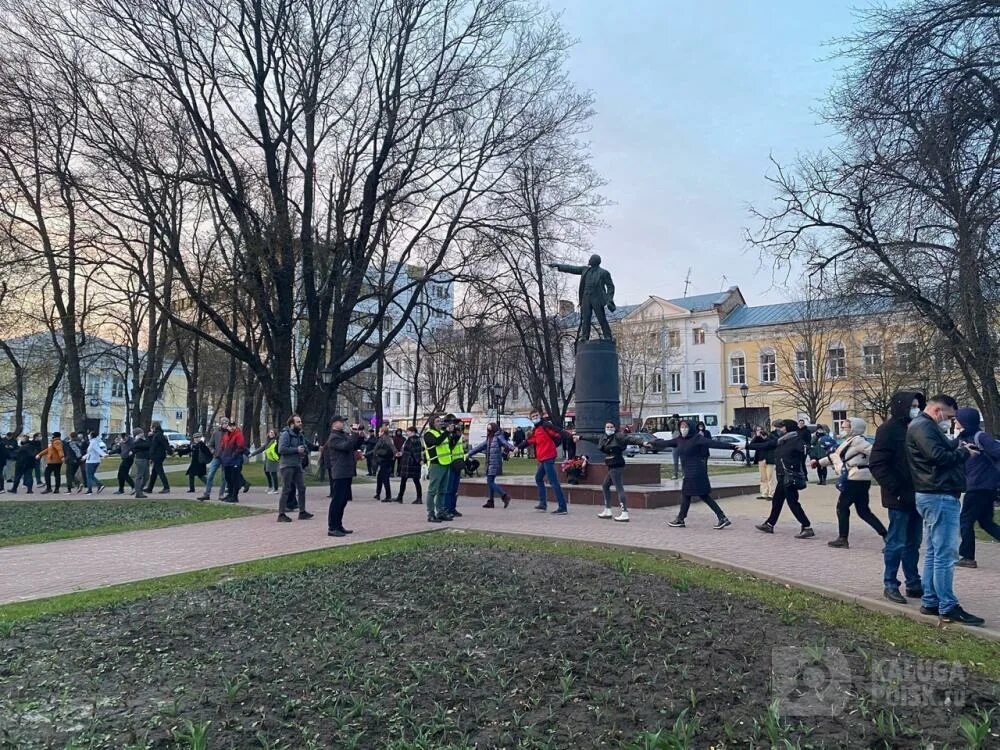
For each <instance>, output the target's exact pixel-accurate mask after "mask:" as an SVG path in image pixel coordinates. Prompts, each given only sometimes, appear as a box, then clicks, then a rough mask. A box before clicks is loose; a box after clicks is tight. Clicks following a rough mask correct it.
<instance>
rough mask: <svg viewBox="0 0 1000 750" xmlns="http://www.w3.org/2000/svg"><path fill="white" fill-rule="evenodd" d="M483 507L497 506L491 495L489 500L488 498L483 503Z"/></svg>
mask: <svg viewBox="0 0 1000 750" xmlns="http://www.w3.org/2000/svg"><path fill="white" fill-rule="evenodd" d="M483 507H484V508H495V507H496V506H495V505H493V498H492V497H491V498H490V499H489V500H487V501H486V502H485V503H483Z"/></svg>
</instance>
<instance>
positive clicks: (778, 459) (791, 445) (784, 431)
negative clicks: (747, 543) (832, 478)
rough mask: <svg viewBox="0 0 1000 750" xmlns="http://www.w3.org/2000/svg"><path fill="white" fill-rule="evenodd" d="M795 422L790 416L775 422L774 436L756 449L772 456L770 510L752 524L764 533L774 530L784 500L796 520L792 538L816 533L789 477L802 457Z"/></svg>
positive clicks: (803, 451) (801, 448)
mask: <svg viewBox="0 0 1000 750" xmlns="http://www.w3.org/2000/svg"><path fill="white" fill-rule="evenodd" d="M798 429H799V426H798V425H797V424H796V423H795V420H793V419H783V420H781V422H779V423H778V429H777V433H778V437H777V439H774V438H771V439H768V441H767V442H766V443H764V444H763V445H761V446H760V447H759V448H758V450H772V451H773V453H772V457H773V459H774V473H775V478H776V482H775V489H774V496H773V497H772V498H771V514H770V515H769V516H768V517H767V519H766V520H765V521H764V522H763V523H759V524H757V525H756V526H755V527H754V528H755V529H757V531H762V532H764V533H765V534H773V533H774V525H775V524H776V523H778V517H779V516H780V515H781V510H782V508H784V506H785V503H786V502H787V503H788V509H789V510H790V511H792V515H793V516H795V520H796V521H798V522H799V525H800V526H801V529H800V530H799V533H798V534H796V535H795V538H796V539H812V538H813V537H814V536H816V532H815V531H813V528H812V524H811V523H810V522H809V516H807V515H806V512H805V511H804V510H803V509H802V504H801V503H800V502H799V490H798V488H797V487H796V485H795V483H794V482H792V481H786V479H787V480H791V478H792V476H793V475H794V473H795V472H796V471H797V470H801V466H802V462H803V461H805V455H806V452H805V446H803V445H802V438H801V437H800V436H799V432H798Z"/></svg>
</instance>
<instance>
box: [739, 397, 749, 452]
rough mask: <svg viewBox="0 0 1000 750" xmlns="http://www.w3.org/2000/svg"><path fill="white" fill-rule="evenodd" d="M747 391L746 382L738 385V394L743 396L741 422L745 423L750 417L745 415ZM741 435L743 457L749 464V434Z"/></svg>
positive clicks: (747, 422) (747, 423)
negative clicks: (742, 438) (743, 442)
mask: <svg viewBox="0 0 1000 750" xmlns="http://www.w3.org/2000/svg"><path fill="white" fill-rule="evenodd" d="M749 393H750V388H749V387H748V386H747V384H746V383H743V384H742V385H741V386H740V395H741V396H742V397H743V420H744V422H743V423H744V424H746V425H749V424H750V419H749V417H748V416H747V395H748V394H749ZM743 437H744V440H745V441H746V442H745V445H744V448H743V458H744V460H745V461H746V465H747V466H749V465H750V436H749V435H744V436H743Z"/></svg>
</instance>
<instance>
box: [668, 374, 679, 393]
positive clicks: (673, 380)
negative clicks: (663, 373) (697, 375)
mask: <svg viewBox="0 0 1000 750" xmlns="http://www.w3.org/2000/svg"><path fill="white" fill-rule="evenodd" d="M670 392H671V393H680V392H681V374H680V373H679V372H672V373H670Z"/></svg>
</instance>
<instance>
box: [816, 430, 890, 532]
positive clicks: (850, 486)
mask: <svg viewBox="0 0 1000 750" xmlns="http://www.w3.org/2000/svg"><path fill="white" fill-rule="evenodd" d="M867 427H868V424H867V423H866V422H865V420H863V419H859V418H857V417H854V418H851V419H846V420H844V422H843V423H842V424H841V430H842V432H843V433H844V434H845V435H846V436H847V438H846V439H845V440H844V442H843V443H841V444H840V447H838V448H837V450H836V451H834V452H833V453H831V454H830V455H828V456H826V457H825V458H821V459H819V460H818V461H817V460H814V461H813V462H812V467H813V468H814V469H819V468H821V467H822V468H824V469H825V468H826V467H828V466H832V467H833V468H834V470H835V471H837V472H838V473H839V474H840V478H839V479H838V480H837V489H838V490H840V497H839V498H838V499H837V524H838V530H839V533H838V535H837V538H836V539H834V540H833V541H832V542H827V544H829V546H831V547H837V548H841V549H847V548H849V547H850V546H851V545H850V542H848V541H847V536H848V534H849V533H850V530H851V506H852V505H853V506H854V509H855V510H856V511H857V514H858V518H860V519H861V520H862V521H864V522H865V523H867V524H868V525H869V526H871V527H872V528H873V529H875V533H876V534H878V535H879V536H880V537H882V538H883V539H884V538H885V535H886V529H885V526H883V525H882V521H881V520H880V519H879V517H878V516H876V515H875V514H874V513H872V511H871V508H869V507H868V502H869V498H868V491H869V490H870V489H871V486H872V475H871V472H870V471H869V470H868V461H869V455H870V454H871V451H872V446H871V443H869V442H868V441H867V440H865V437H864V435H865V430H866V429H867Z"/></svg>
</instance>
